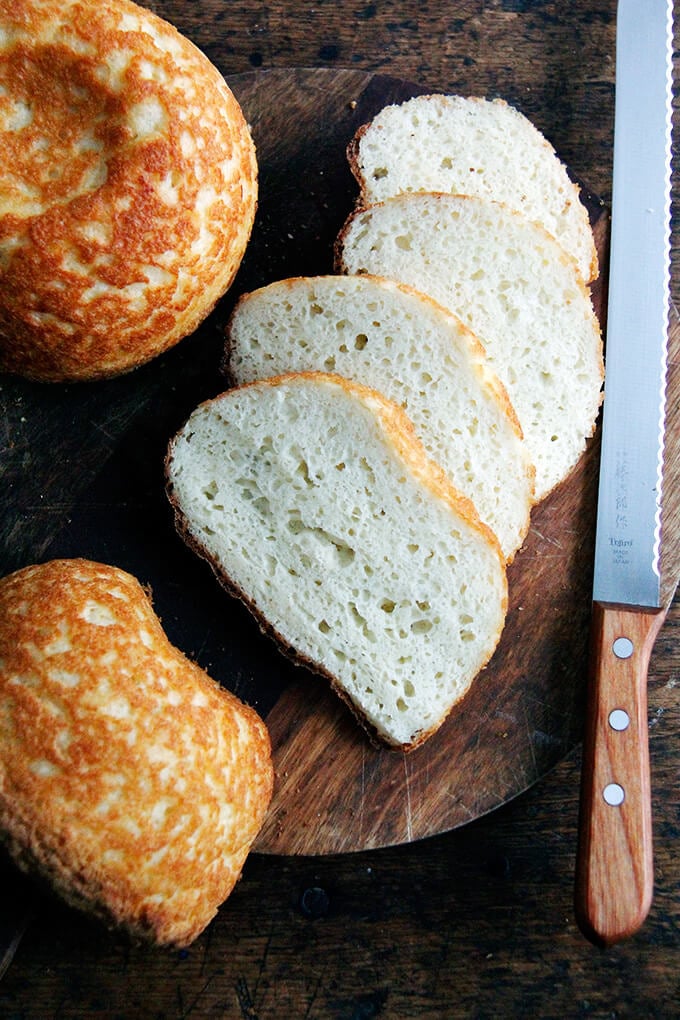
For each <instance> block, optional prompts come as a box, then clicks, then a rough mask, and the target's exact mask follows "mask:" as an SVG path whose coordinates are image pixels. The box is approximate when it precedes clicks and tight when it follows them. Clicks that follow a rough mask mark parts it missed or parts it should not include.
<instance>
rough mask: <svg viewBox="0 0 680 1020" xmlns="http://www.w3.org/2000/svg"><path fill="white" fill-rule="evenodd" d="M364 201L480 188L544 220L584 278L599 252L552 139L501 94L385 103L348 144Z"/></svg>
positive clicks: (588, 276)
mask: <svg viewBox="0 0 680 1020" xmlns="http://www.w3.org/2000/svg"><path fill="white" fill-rule="evenodd" d="M348 158H349V162H350V166H351V168H352V172H353V173H354V175H355V177H356V179H357V181H358V183H359V186H360V188H361V197H360V202H361V204H362V205H374V204H375V203H376V202H382V201H384V200H385V199H386V198H391V197H392V196H393V195H399V194H403V193H405V192H411V191H443V192H447V193H449V194H461V195H479V196H482V197H486V198H490V199H493V200H494V201H497V202H503V203H504V204H505V205H507V206H509V208H511V209H515V210H517V211H518V212H521V213H523V214H524V215H525V216H527V218H528V219H531V220H535V221H536V222H537V223H541V224H542V225H543V226H544V227H545V229H546V230H547V231H548V233H550V234H552V235H553V237H555V238H556V239H557V240H558V241H559V242H560V244H561V245H562V247H563V248H564V250H565V251H566V252H568V253H569V254H570V255H571V256H572V257H573V258H574V260H575V261H576V264H577V265H578V267H579V270H580V272H581V275H582V276H583V278H584V280H585V281H586V282H589V281H590V280H593V279H595V277H596V276H597V272H598V259H597V252H596V249H595V244H594V241H593V235H592V231H591V229H590V223H589V220H588V214H587V211H586V209H585V206H584V205H583V203H582V202H581V199H580V191H579V188H578V187H577V186H576V184H575V183H574V182H573V181H572V180H571V179H570V177H569V175H568V173H567V170H566V168H565V166H564V164H563V163H562V162H561V161H560V159H559V158H558V156H557V154H556V153H555V150H554V149H553V147H552V145H551V144H550V143H549V142H548V140H547V139H546V138H545V137H544V136H543V135H542V134H541V132H540V131H539V130H538V128H536V127H535V126H534V124H532V123H531V121H530V120H528V119H527V118H526V117H525V116H524V115H523V114H522V113H520V112H519V110H517V109H515V108H514V107H512V106H509V105H508V104H507V103H506V102H505V101H504V100H502V99H494V100H487V99H481V98H477V97H472V98H465V97H463V96H447V95H429V96H417V97H416V98H415V99H410V100H408V101H407V102H405V103H402V104H401V105H394V106H386V107H385V108H384V109H383V110H381V111H380V113H378V114H377V116H376V117H375V118H374V119H373V120H372V121H371V123H370V124H366V125H364V126H363V127H361V128H360V129H359V131H358V132H357V134H356V135H355V137H354V138H353V139H352V141H351V143H350V145H349V148H348Z"/></svg>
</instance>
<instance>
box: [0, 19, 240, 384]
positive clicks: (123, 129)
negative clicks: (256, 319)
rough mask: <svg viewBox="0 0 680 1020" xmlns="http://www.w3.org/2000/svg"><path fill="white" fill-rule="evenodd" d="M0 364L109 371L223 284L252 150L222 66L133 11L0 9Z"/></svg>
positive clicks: (81, 372)
mask: <svg viewBox="0 0 680 1020" xmlns="http://www.w3.org/2000/svg"><path fill="white" fill-rule="evenodd" d="M0 151H2V160H1V161H0V368H3V369H5V370H10V371H16V372H20V373H22V374H24V375H28V376H32V377H35V378H39V379H64V378H75V379H79V378H84V379H86V378H96V377H101V376H107V375H114V374H117V373H119V372H123V371H127V370H128V369H130V368H132V367H134V366H136V365H137V364H140V363H142V362H144V361H147V360H149V358H151V357H153V356H154V355H156V354H157V353H159V352H160V351H161V350H164V349H165V348H167V347H169V346H171V345H172V344H173V343H175V342H177V341H178V340H179V339H181V338H182V337H183V336H186V335H187V334H188V333H190V332H192V331H193V330H194V329H195V328H196V326H197V325H198V324H199V322H200V321H201V320H202V319H203V318H204V317H205V315H206V314H207V313H208V312H209V311H210V310H211V308H212V307H213V306H214V304H215V301H216V300H217V299H218V298H219V297H220V296H221V295H222V294H223V293H224V291H225V290H226V289H227V287H228V286H229V284H230V283H231V281H232V279H233V276H234V275H235V272H236V269H237V268H238V265H239V263H240V260H241V258H242V255H243V251H244V250H245V246H246V244H247V242H248V239H249V236H250V230H251V227H252V221H253V217H254V212H255V203H256V191H257V168H256V161H255V152H254V147H253V143H252V139H251V137H250V134H249V131H248V128H247V125H246V123H245V121H244V118H243V115H242V112H241V110H240V107H239V106H238V103H237V102H236V100H235V98H234V96H233V95H232V93H231V91H230V90H229V89H228V87H227V85H226V84H225V82H224V79H223V78H222V76H221V75H220V73H219V72H218V70H217V69H216V68H215V67H214V66H213V65H212V64H211V63H210V61H209V60H208V59H207V57H205V56H204V54H202V53H201V52H200V51H199V50H198V49H197V48H196V47H195V46H194V45H193V44H192V43H191V42H190V41H189V40H187V39H185V38H184V37H183V36H181V35H180V34H179V33H178V32H177V31H176V30H175V29H174V28H173V27H172V26H170V25H169V24H168V23H167V22H165V21H163V20H161V19H160V18H158V17H156V16H155V15H153V14H152V13H151V12H149V11H146V10H144V9H142V8H141V7H138V6H136V5H135V4H133V3H131V2H129V0H108V2H106V3H101V2H100V0H41V2H40V3H36V2H35V0H13V2H12V3H11V4H3V5H2V8H1V9H0Z"/></svg>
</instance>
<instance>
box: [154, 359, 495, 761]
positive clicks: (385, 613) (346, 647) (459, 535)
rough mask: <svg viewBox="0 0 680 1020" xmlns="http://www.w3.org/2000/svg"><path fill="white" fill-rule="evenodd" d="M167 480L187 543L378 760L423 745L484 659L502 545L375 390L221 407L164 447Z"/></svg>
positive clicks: (324, 390) (286, 392) (291, 394)
mask: <svg viewBox="0 0 680 1020" xmlns="http://www.w3.org/2000/svg"><path fill="white" fill-rule="evenodd" d="M167 478H168V492H169V497H170V499H171V502H172V504H173V506H174V508H175V512H176V515H177V525H178V529H179V531H180V534H182V536H183V537H184V539H185V540H186V541H187V542H188V544H189V545H190V546H191V547H192V548H194V549H195V550H196V551H197V552H198V553H199V554H200V555H201V556H203V557H204V558H205V559H206V560H207V561H208V562H209V563H210V565H211V566H212V568H213V570H214V571H215V573H216V575H217V576H218V578H219V579H220V580H221V581H222V582H223V583H224V584H225V585H226V587H227V588H228V589H229V590H231V591H233V592H234V593H236V594H237V595H239V596H240V597H241V598H243V599H244V601H245V602H246V604H247V605H248V606H249V607H250V609H251V610H252V611H253V613H254V614H255V615H256V617H257V618H258V619H259V621H260V623H261V625H262V627H263V628H264V629H265V630H266V631H268V632H269V633H271V634H273V635H274V636H275V637H276V638H277V639H278V640H279V642H280V643H281V645H282V647H283V648H284V649H285V650H287V651H288V652H289V654H291V655H293V656H294V657H295V658H297V659H299V660H301V661H303V662H305V663H307V664H309V665H310V666H311V667H312V668H313V669H315V670H317V671H319V672H320V673H323V674H325V675H326V676H327V677H329V678H330V680H331V682H332V684H333V686H334V687H335V689H336V691H337V692H338V693H339V694H340V695H341V696H342V697H343V698H344V699H345V700H347V701H348V702H349V704H350V706H351V707H352V708H353V709H354V711H355V713H356V714H357V716H358V718H359V719H360V720H361V721H362V722H363V723H364V724H365V725H366V726H367V728H368V729H369V731H372V732H374V733H375V734H376V735H377V736H378V737H379V738H380V740H382V741H383V742H384V743H386V744H388V745H390V746H393V747H399V748H403V749H405V750H408V749H410V748H412V747H415V746H416V745H417V744H419V743H421V742H422V741H423V740H425V739H426V738H427V736H429V734H431V733H433V732H434V731H435V730H436V729H437V727H438V726H439V725H440V724H441V722H442V721H443V719H444V718H445V717H446V715H447V714H448V712H449V711H450V709H451V707H452V706H453V705H454V704H455V703H456V702H457V701H458V700H459V699H461V698H462V697H463V695H464V694H465V693H466V692H467V691H468V689H469V687H470V685H471V684H472V681H473V680H474V678H475V676H477V674H478V673H479V671H480V670H481V669H482V667H483V666H484V665H485V663H486V662H487V661H488V659H489V658H490V656H491V654H492V653H493V651H494V649H495V646H496V644H497V642H498V639H499V636H500V633H501V630H502V627H503V623H504V618H505V613H506V609H507V581H506V575H505V563H504V558H503V555H502V553H501V550H500V547H499V545H498V542H497V540H496V538H495V536H494V535H493V533H492V532H491V530H490V529H489V528H487V527H486V526H485V525H484V524H482V523H481V521H480V520H479V518H478V516H477V514H476V512H475V510H474V507H473V506H472V504H471V503H470V502H469V500H467V499H466V498H465V497H463V496H461V495H460V494H459V493H458V492H457V491H456V490H455V489H454V488H453V487H452V485H451V483H450V482H449V480H448V478H447V477H446V475H445V474H444V472H443V471H442V470H441V469H440V468H438V467H437V466H436V465H435V464H434V462H432V461H431V460H429V459H428V458H427V457H426V456H425V453H424V450H423V448H422V446H421V445H420V443H419V442H418V440H417V439H416V437H415V434H414V431H413V426H412V424H411V422H410V420H409V419H408V417H407V416H406V415H405V414H404V412H403V411H402V410H401V409H400V408H399V407H397V405H395V404H393V403H392V402H391V401H388V400H387V399H386V398H385V397H383V396H382V395H381V394H380V393H378V392H377V391H375V390H371V389H369V388H368V387H365V386H360V385H358V384H356V383H353V382H350V381H349V380H346V379H344V378H342V377H340V376H337V375H329V374H324V373H296V374H293V375H287V376H283V377H276V378H273V379H269V380H265V381H261V382H257V383H251V384H249V385H246V386H242V387H239V388H237V389H233V390H230V391H228V392H226V393H224V394H222V395H221V396H219V397H216V398H215V399H213V400H210V401H208V402H206V403H204V404H202V405H201V406H199V407H198V408H197V409H196V410H195V411H194V413H193V414H192V415H191V416H190V418H189V420H188V421H187V423H186V425H185V426H184V427H183V428H182V429H181V431H180V432H179V433H178V434H177V436H176V437H175V438H174V439H173V441H172V442H171V444H170V448H169V453H168V460H167ZM339 767H341V763H339Z"/></svg>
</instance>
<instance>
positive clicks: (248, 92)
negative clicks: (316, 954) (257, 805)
mask: <svg viewBox="0 0 680 1020" xmlns="http://www.w3.org/2000/svg"><path fill="white" fill-rule="evenodd" d="M230 85H231V86H232V88H233V90H234V93H235V94H236V96H237V98H238V99H239V101H240V103H241V105H242V107H243V109H244V112H245V114H246V117H247V119H248V121H249V123H250V124H251V128H252V131H253V135H254V138H255V142H256V145H257V149H258V161H259V166H260V203H259V209H258V216H257V220H256V225H255V229H254V232H253V237H252V240H251V244H250V246H249V249H248V252H247V254H246V258H245V260H244V263H243V266H242V268H241V271H240V272H239V275H238V277H237V279H236V281H235V283H234V285H233V287H232V289H231V291H230V292H229V294H227V295H226V296H225V298H224V299H223V300H222V301H221V302H220V304H219V306H218V308H217V309H216V310H215V312H214V313H213V315H212V316H211V317H210V318H209V319H208V320H207V321H206V323H204V324H203V326H202V327H201V328H200V329H199V330H198V331H197V332H196V333H195V334H194V335H193V336H192V337H190V338H188V339H187V340H185V341H184V342H183V343H182V344H180V345H179V346H178V347H177V348H175V349H174V350H173V351H170V352H168V353H167V354H166V355H164V356H162V357H161V358H159V359H157V360H156V361H155V362H153V363H151V364H150V365H147V366H146V367H144V368H142V369H140V370H138V371H137V372H134V373H132V374H131V375H129V376H125V377H122V378H120V379H117V380H112V381H109V382H103V383H96V384H78V385H63V386H41V385H36V384H31V383H27V382H25V381H23V380H18V379H9V378H3V379H2V380H1V381H0V394H1V396H2V403H1V405H0V413H1V415H2V418H1V419H0V420H1V421H2V426H3V429H4V436H5V444H4V451H3V457H2V462H1V464H0V468H1V470H2V485H3V513H2V519H1V521H0V527H1V528H2V534H1V535H0V539H1V542H0V557H1V561H0V571H1V572H2V573H3V574H4V573H8V572H9V571H11V570H14V569H17V568H19V567H21V566H24V565H26V564H27V563H31V562H37V561H41V560H46V559H52V558H55V557H59V556H84V557H88V558H91V559H98V560H101V561H103V562H109V563H113V564H116V565H118V566H120V567H122V568H124V569H126V570H129V571H131V572H132V573H134V574H135V575H136V576H137V577H139V579H140V580H141V581H142V582H143V583H144V584H146V585H149V586H150V587H151V589H152V592H153V597H154V604H155V607H156V610H157V612H158V613H159V615H160V617H161V620H162V622H163V625H164V627H165V630H166V632H167V634H168V636H169V638H170V640H171V641H172V642H173V643H174V644H176V645H177V646H178V647H179V648H181V649H182V650H183V651H184V652H185V653H186V654H187V655H189V656H190V657H192V658H194V659H195V660H196V661H198V662H199V664H200V665H201V666H203V667H204V668H205V669H207V670H208V672H210V673H211V675H212V676H214V677H215V679H217V680H219V681H220V682H222V683H223V684H224V685H225V686H227V687H229V688H230V689H232V690H234V691H235V692H236V693H237V694H238V695H239V696H241V697H242V698H244V699H245V700H247V701H249V702H250V703H252V704H254V705H255V706H256V707H257V708H258V709H259V711H260V712H261V713H262V714H263V716H264V717H265V718H266V721H267V723H268V725H269V728H270V731H271V735H272V741H273V747H274V756H275V764H276V777H277V782H276V792H275V795H274V799H273V802H272V806H271V810H270V813H269V816H268V820H267V822H266V824H265V826H264V829H263V830H262V832H261V834H260V837H259V839H258V841H257V844H256V849H257V850H259V851H261V852H266V853H277V854H322V853H330V852H344V851H354V850H362V849H367V848H372V847H379V846H385V845H389V844H396V843H403V842H410V841H412V840H416V839H419V838H421V837H424V836H428V835H431V834H434V833H438V832H441V831H444V830H448V829H452V828H454V827H456V826H459V825H461V824H464V823H466V822H468V821H470V820H471V819H474V818H477V817H478V816H480V815H482V814H484V813H486V812H488V811H490V810H492V809H493V808H495V807H497V806H499V805H501V804H503V803H504V802H506V801H508V800H509V799H510V798H512V797H514V796H515V795H517V794H518V793H520V792H521V791H522V790H524V789H526V788H527V787H528V786H529V785H531V784H532V783H534V782H535V781H536V780H537V779H538V778H540V777H541V776H542V775H544V774H545V773H546V772H547V771H548V770H549V769H551V768H552V767H553V766H554V765H555V764H556V763H557V762H558V761H559V760H560V759H561V758H562V757H563V756H564V755H565V754H566V753H567V752H568V751H569V750H570V749H571V748H572V747H573V746H574V744H575V742H576V741H577V740H578V739H579V737H580V732H581V720H582V714H583V692H584V677H585V671H586V658H587V635H588V620H589V611H590V605H589V602H590V588H591V572H592V553H593V527H594V513H595V499H596V474H597V437H596V438H595V440H594V441H593V442H592V443H591V444H590V446H589V448H588V450H587V451H586V453H585V454H584V456H583V458H582V460H581V462H580V464H579V465H578V467H577V469H576V471H575V472H574V473H573V475H572V476H571V477H570V478H569V479H568V481H567V482H566V483H565V484H564V485H562V486H561V488H560V489H559V490H558V491H556V492H555V493H554V494H553V495H552V496H551V497H550V498H549V499H548V500H547V501H546V502H545V503H544V504H543V505H541V506H539V507H538V508H537V509H536V510H535V512H534V515H533V522H532V527H531V532H530V534H529V536H528V539H527V541H526V544H525V547H524V548H523V550H522V551H521V552H520V554H519V555H518V556H517V558H516V560H515V562H514V563H513V565H512V567H511V569H510V573H509V585H510V609H509V613H508V618H507V625H506V628H505V631H504V634H503V637H502V640H501V643H500V646H499V648H498V650H497V653H496V655H495V656H494V658H493V660H492V662H491V663H490V665H489V666H488V667H487V669H486V670H485V671H484V672H483V674H482V675H481V676H480V677H479V679H478V681H477V682H476V684H475V685H474V686H473V689H472V691H471V692H470V694H469V695H468V697H467V698H466V699H465V701H464V702H463V704H462V705H461V706H460V707H459V708H457V709H456V710H455V711H454V712H453V713H452V715H451V716H450V717H449V719H448V720H447V721H446V723H445V724H444V725H443V726H442V728H441V730H440V731H439V732H438V733H437V734H436V735H435V736H434V737H432V738H431V739H430V740H429V741H428V742H427V743H426V744H425V745H424V746H422V747H421V748H419V749H418V750H416V751H414V752H412V753H411V754H409V755H404V754H401V753H397V752H394V751H388V750H381V749H378V748H376V747H374V746H373V745H372V744H371V743H370V742H369V740H368V738H367V737H366V735H365V734H364V733H363V731H362V730H361V729H360V728H359V727H358V726H357V724H356V723H355V722H354V720H353V718H352V717H351V716H350V714H349V712H348V711H347V710H346V709H345V708H344V707H343V705H342V704H341V703H340V702H339V701H338V700H337V699H336V698H335V697H334V696H332V695H331V694H330V692H329V689H328V687H327V685H326V683H325V681H323V680H320V679H318V678H316V677H314V676H312V675H311V674H309V673H307V672H305V671H304V670H302V669H300V668H297V667H295V666H293V665H291V664H290V663H289V662H288V661H287V660H285V659H284V658H283V656H282V655H280V653H279V652H278V650H277V649H276V648H275V646H274V645H273V644H272V643H271V642H270V641H269V639H267V638H265V637H264V636H262V635H261V633H260V631H259V630H258V628H257V626H256V624H255V623H254V621H253V620H252V619H251V617H250V615H249V614H248V613H247V612H246V610H245V609H244V608H243V607H242V606H241V605H240V603H238V602H236V601H235V600H233V599H231V598H230V597H228V596H227V595H226V594H225V593H224V592H223V591H222V589H221V588H219V586H218V585H217V582H216V581H215V580H214V578H213V575H212V573H211V572H210V570H209V569H208V567H207V566H206V565H205V564H204V563H202V562H200V561H199V560H198V559H197V558H195V557H194V556H193V555H192V554H190V553H189V552H188V550H187V549H186V548H185V547H184V546H183V544H182V542H181V541H180V539H179V538H178V537H177V535H176V534H175V531H174V527H173V522H172V517H171V513H170V509H169V506H168V504H167V500H166V498H165V494H164V487H163V459H164V455H165V450H166V447H167V443H168V440H169V438H170V437H171V436H172V435H173V434H174V432H175V431H176V430H177V428H179V426H180V425H181V424H182V423H183V421H184V420H185V418H186V417H187V416H188V414H189V413H190V412H191V411H192V410H193V408H194V407H195V406H196V405H197V404H198V403H199V402H200V401H202V400H204V399H206V398H208V397H211V396H213V395H215V394H216V393H219V392H220V391H221V390H223V389H224V387H225V382H224V379H223V378H222V376H221V374H220V362H221V357H222V348H223V331H224V324H225V322H226V319H227V317H228V315H229V313H230V311H231V308H232V307H233V304H234V301H235V300H236V298H237V297H238V296H239V295H240V294H241V293H243V292H244V291H247V290H251V289H253V288H254V287H257V286H260V285H262V284H265V283H269V282H271V281H272V280H275V279H280V278H283V277H286V276H294V275H302V274H318V273H326V272H330V271H331V269H332V248H333V241H334V239H335V236H336V234H337V232H338V230H339V228H340V226H341V225H342V223H343V222H344V220H345V218H346V216H347V215H348V214H349V212H350V211H351V209H352V207H353V204H354V201H355V198H356V194H357V188H356V185H355V183H354V181H353V180H352V178H351V175H350V172H349V169H348V166H347V162H346V159H345V146H346V144H347V142H348V141H349V139H350V138H351V136H352V134H353V133H354V131H355V129H356V128H357V127H358V126H359V125H360V124H361V123H363V122H364V121H366V120H368V119H370V117H372V116H373V115H374V114H375V113H376V112H377V111H378V110H379V109H380V108H381V107H382V106H384V105H385V104H386V103H389V102H394V101H400V100H403V99H405V98H407V97H408V96H410V95H413V94H415V93H417V92H418V91H422V90H419V89H418V88H417V87H416V86H413V85H409V84H408V83H405V82H403V81H399V80H397V79H393V78H389V77H385V76H375V75H369V74H366V73H363V72H354V71H351V70H350V71H326V70H283V71H266V72H254V73H252V74H248V75H243V76H238V77H235V78H233V79H231V80H230ZM584 199H585V200H586V202H587V204H588V207H589V210H590V213H591V217H592V221H593V225H594V229H595V234H596V238H597V241H598V246H599V250H600V254H601V256H602V260H603V264H604V263H605V262H606V259H605V257H604V256H605V238H606V232H607V218H606V216H605V214H604V210H603V208H602V207H601V205H600V203H598V202H597V201H596V200H593V199H592V198H591V197H590V196H588V195H586V194H585V193H584ZM593 296H594V302H595V305H596V308H597V310H598V311H599V310H600V308H601V296H602V290H601V287H600V286H596V287H595V289H594V294H593Z"/></svg>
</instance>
